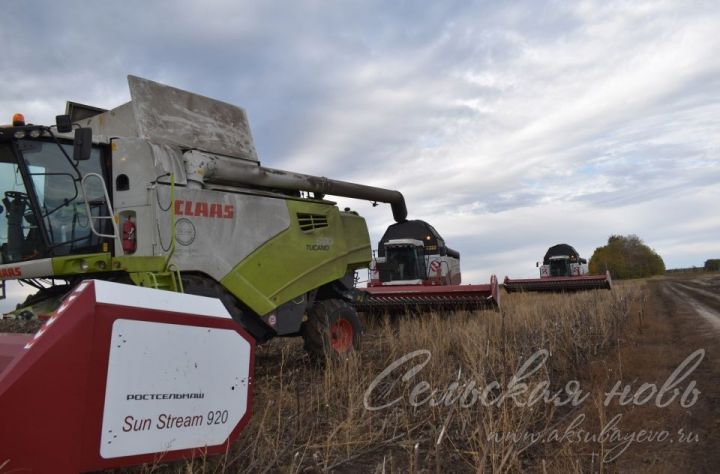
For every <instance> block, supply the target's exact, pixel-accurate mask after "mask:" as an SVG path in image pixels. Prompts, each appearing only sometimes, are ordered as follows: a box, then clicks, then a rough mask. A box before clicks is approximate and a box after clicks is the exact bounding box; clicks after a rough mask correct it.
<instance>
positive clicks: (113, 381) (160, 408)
mask: <svg viewBox="0 0 720 474" xmlns="http://www.w3.org/2000/svg"><path fill="white" fill-rule="evenodd" d="M128 81H129V85H130V95H131V97H132V101H131V102H129V103H127V104H124V105H121V106H119V107H117V108H115V109H112V110H109V111H106V110H102V109H98V108H95V107H89V106H83V105H80V104H73V103H68V107H67V110H66V113H67V114H66V115H61V116H58V117H57V119H56V124H55V125H54V126H41V125H32V124H26V123H25V119H24V117H22V116H21V115H20V114H16V115H15V116H14V117H13V123H12V125H9V126H4V127H0V202H1V205H0V280H1V281H2V288H1V290H2V291H0V295H1V296H3V297H4V295H5V291H4V290H5V280H19V281H21V282H23V283H25V284H28V285H31V286H34V287H35V288H37V289H38V292H37V294H35V295H33V296H31V297H30V298H29V299H28V300H27V301H26V302H25V304H22V305H20V306H21V307H20V308H18V309H17V311H15V312H14V314H13V315H12V316H14V317H22V318H28V317H29V318H35V317H37V318H41V319H44V320H45V322H44V325H43V326H42V327H41V328H40V329H39V330H38V331H37V332H36V333H35V334H30V335H26V334H0V407H2V408H1V409H2V422H0V471H3V472H4V471H5V470H7V471H8V472H58V473H60V472H78V471H88V470H99V469H107V468H115V467H121V466H127V465H132V464H137V463H144V462H148V463H153V462H155V461H157V460H158V459H163V460H170V459H177V458H179V457H189V456H191V455H200V454H201V453H199V452H198V451H195V448H202V449H205V448H207V452H208V453H215V452H224V451H225V450H226V449H227V446H228V443H229V442H231V441H232V439H234V437H236V436H237V434H238V433H239V430H240V429H241V428H242V426H243V424H244V423H246V422H247V418H248V417H249V405H250V401H249V397H250V395H249V387H250V383H251V382H250V378H251V377H252V354H253V347H254V344H255V343H262V342H264V341H267V340H269V339H271V338H273V337H276V336H302V337H303V338H304V340H305V348H306V349H307V351H308V352H309V353H310V354H311V355H312V356H314V357H319V358H324V357H326V356H329V357H337V356H339V355H343V354H345V353H347V352H349V351H352V350H353V349H356V348H358V347H359V344H360V337H361V325H360V320H359V318H358V315H357V313H356V310H355V309H354V307H353V306H352V303H353V302H354V301H355V300H356V296H357V292H356V290H355V289H354V288H353V278H354V274H355V270H357V269H360V268H367V267H368V265H369V264H370V262H371V258H372V254H371V246H370V237H369V234H368V230H367V225H366V223H365V220H364V219H363V218H362V217H360V216H359V215H358V214H357V213H356V212H352V211H350V210H346V211H340V209H338V207H337V206H336V204H335V203H334V202H332V201H329V200H327V199H325V195H326V194H330V195H336V196H343V197H350V198H356V199H362V200H367V201H371V202H376V201H379V202H385V203H389V204H390V205H391V206H392V212H393V217H394V218H395V220H396V222H399V223H402V222H405V221H406V217H407V209H406V207H405V201H404V198H403V196H402V194H400V193H399V192H398V191H393V190H388V189H381V188H376V187H371V186H365V185H360V184H354V183H348V182H343V181H337V180H332V179H328V178H324V177H318V176H309V175H304V174H299V173H293V172H288V171H282V170H277V169H271V168H265V167H263V166H261V165H260V163H259V161H258V158H257V155H256V152H255V148H254V144H253V140H252V136H251V133H250V128H249V125H248V122H247V117H246V115H245V111H244V110H243V109H241V108H239V107H236V106H233V105H230V104H226V103H223V102H219V101H216V100H213V99H209V98H206V97H202V96H199V95H196V94H192V93H189V92H186V91H182V90H179V89H175V88H172V87H168V86H165V85H162V84H158V83H155V82H152V81H148V80H145V79H141V78H138V77H133V76H130V77H129V78H128ZM141 287H144V288H141ZM182 293H186V294H182ZM178 374H179V375H178ZM243 397H244V398H243ZM243 410H244V411H243Z"/></svg>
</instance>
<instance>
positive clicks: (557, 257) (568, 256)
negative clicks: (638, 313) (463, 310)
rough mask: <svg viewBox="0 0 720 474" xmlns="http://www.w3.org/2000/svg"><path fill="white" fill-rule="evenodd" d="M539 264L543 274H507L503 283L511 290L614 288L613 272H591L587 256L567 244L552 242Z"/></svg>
mask: <svg viewBox="0 0 720 474" xmlns="http://www.w3.org/2000/svg"><path fill="white" fill-rule="evenodd" d="M536 266H537V267H539V268H540V278H529V279H516V280H512V279H510V278H509V277H507V276H506V277H505V281H504V282H503V287H504V288H505V290H507V292H508V293H512V292H514V291H543V292H556V293H557V292H573V291H583V290H599V289H608V290H610V289H612V279H611V278H610V272H605V275H589V274H588V266H587V260H585V259H584V258H580V254H578V252H577V250H575V249H574V248H573V247H572V246H570V245H568V244H557V245H553V246H552V247H550V248H549V249H548V251H547V252H546V253H545V257H544V258H543V264H542V265H540V263H539V262H538V263H536Z"/></svg>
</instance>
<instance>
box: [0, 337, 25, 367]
mask: <svg viewBox="0 0 720 474" xmlns="http://www.w3.org/2000/svg"><path fill="white" fill-rule="evenodd" d="M31 339H32V334H13V333H0V374H2V373H3V371H4V370H5V368H6V367H7V366H8V365H10V363H11V362H12V361H13V360H14V359H15V358H16V357H17V356H19V355H20V354H22V353H23V352H24V350H23V347H24V346H25V344H27V343H28V341H30V340H31Z"/></svg>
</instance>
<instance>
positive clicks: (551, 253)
mask: <svg viewBox="0 0 720 474" xmlns="http://www.w3.org/2000/svg"><path fill="white" fill-rule="evenodd" d="M564 256H567V257H570V259H571V260H577V259H578V258H580V254H578V252H577V250H575V249H574V248H573V247H572V245H568V244H557V245H553V246H552V247H550V248H549V249H548V251H547V252H546V253H545V257H543V265H549V264H550V258H552V257H564Z"/></svg>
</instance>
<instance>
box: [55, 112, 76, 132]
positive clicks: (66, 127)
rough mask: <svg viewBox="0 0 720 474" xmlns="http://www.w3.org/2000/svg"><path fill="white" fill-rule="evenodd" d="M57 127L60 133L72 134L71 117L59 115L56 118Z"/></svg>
mask: <svg viewBox="0 0 720 474" xmlns="http://www.w3.org/2000/svg"><path fill="white" fill-rule="evenodd" d="M55 126H56V127H57V131H58V133H70V132H72V120H70V116H69V115H58V116H56V117H55Z"/></svg>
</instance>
